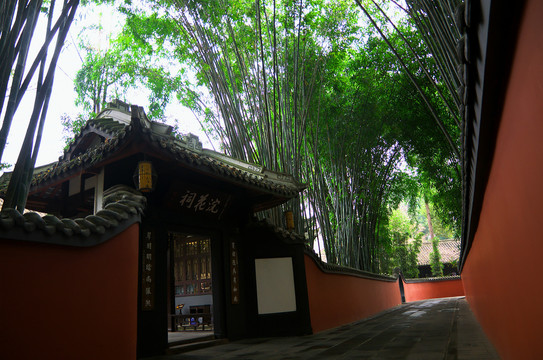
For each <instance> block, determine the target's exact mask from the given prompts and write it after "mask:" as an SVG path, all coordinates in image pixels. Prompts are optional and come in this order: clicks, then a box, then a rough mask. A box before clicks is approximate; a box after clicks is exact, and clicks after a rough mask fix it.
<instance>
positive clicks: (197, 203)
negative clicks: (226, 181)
mask: <svg viewBox="0 0 543 360" xmlns="http://www.w3.org/2000/svg"><path fill="white" fill-rule="evenodd" d="M179 205H181V207H182V208H185V209H189V210H193V211H194V212H205V213H208V214H218V213H219V211H222V209H223V208H224V205H225V204H223V203H222V200H221V199H219V198H218V197H212V196H210V194H209V193H198V192H193V191H191V190H187V191H186V192H185V193H184V194H183V195H181V200H179Z"/></svg>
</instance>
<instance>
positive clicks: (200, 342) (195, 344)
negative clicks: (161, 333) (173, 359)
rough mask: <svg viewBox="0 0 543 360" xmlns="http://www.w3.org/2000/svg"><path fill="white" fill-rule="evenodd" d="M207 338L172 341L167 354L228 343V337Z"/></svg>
mask: <svg viewBox="0 0 543 360" xmlns="http://www.w3.org/2000/svg"><path fill="white" fill-rule="evenodd" d="M205 339H207V337H206V338H199V339H191V340H186V341H183V342H182V343H180V342H178V343H172V344H170V347H169V348H168V350H166V354H167V355H173V354H180V353H184V352H187V351H194V350H199V349H203V348H207V347H211V346H215V345H222V344H226V343H228V339H211V340H205Z"/></svg>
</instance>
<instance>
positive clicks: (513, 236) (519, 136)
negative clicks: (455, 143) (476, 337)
mask: <svg viewBox="0 0 543 360" xmlns="http://www.w3.org/2000/svg"><path fill="white" fill-rule="evenodd" d="M542 17H543V1H539V0H529V1H527V2H526V9H525V14H524V18H523V22H522V25H521V28H520V32H519V38H518V42H517V49H516V52H515V56H514V60H513V67H512V72H511V77H510V81H509V87H508V89H507V93H506V99H505V103H504V110H503V114H502V119H501V123H500V128H499V132H498V137H497V142H496V148H495V153H494V159H493V163H492V169H491V173H490V177H489V180H488V183H487V187H486V190H485V196H484V201H483V207H482V210H481V217H480V220H479V226H478V229H477V233H476V234H475V238H474V240H473V245H472V247H471V250H470V252H469V254H468V256H467V258H466V263H465V265H464V268H463V271H462V279H463V281H464V289H465V291H466V298H467V300H468V301H469V303H470V306H471V308H472V310H473V312H474V314H475V315H476V317H477V319H478V320H479V322H480V323H481V325H482V327H483V329H484V331H485V333H486V334H487V336H488V337H489V339H490V340H491V341H492V342H493V343H494V346H495V347H496V349H497V350H498V352H499V353H500V356H501V357H502V358H504V359H543V347H542V346H540V342H541V340H540V338H541V324H542V320H543V306H541V304H542V301H543V286H541V284H540V282H539V281H538V278H539V276H540V275H539V273H540V272H541V263H542V254H543V236H542V224H543V211H542V208H543V23H542V22H541V18H542Z"/></svg>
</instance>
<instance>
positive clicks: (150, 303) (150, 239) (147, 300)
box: [141, 231, 155, 310]
mask: <svg viewBox="0 0 543 360" xmlns="http://www.w3.org/2000/svg"><path fill="white" fill-rule="evenodd" d="M154 245H155V244H154V235H153V233H152V232H150V231H147V232H145V233H144V235H143V251H142V257H143V259H142V270H141V276H142V279H141V284H142V285H141V286H142V291H141V296H142V300H141V306H142V309H143V310H153V307H154V298H155V297H154V293H155V284H154V281H153V280H154V273H155V269H154V267H155V259H154V257H155V252H154Z"/></svg>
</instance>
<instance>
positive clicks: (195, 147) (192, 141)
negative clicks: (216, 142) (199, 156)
mask: <svg viewBox="0 0 543 360" xmlns="http://www.w3.org/2000/svg"><path fill="white" fill-rule="evenodd" d="M183 140H185V143H186V145H187V148H188V149H190V150H192V151H195V152H198V153H200V152H202V149H203V145H202V142H201V141H200V138H199V137H198V136H197V135H194V134H193V133H188V134H187V135H186V136H185V137H184V139H183Z"/></svg>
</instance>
